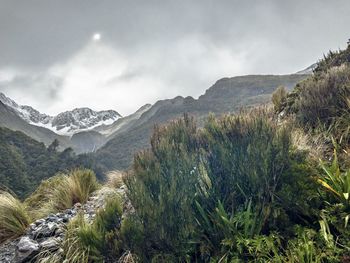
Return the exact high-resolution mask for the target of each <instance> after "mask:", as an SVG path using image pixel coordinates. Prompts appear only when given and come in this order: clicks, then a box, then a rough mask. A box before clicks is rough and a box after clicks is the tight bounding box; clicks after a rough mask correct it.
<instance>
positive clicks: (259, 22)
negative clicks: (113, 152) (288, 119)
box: [0, 0, 350, 115]
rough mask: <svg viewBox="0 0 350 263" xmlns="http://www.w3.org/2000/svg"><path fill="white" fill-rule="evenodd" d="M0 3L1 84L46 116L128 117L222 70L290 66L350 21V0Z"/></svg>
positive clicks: (313, 54)
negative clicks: (84, 110)
mask: <svg viewBox="0 0 350 263" xmlns="http://www.w3.org/2000/svg"><path fill="white" fill-rule="evenodd" d="M0 6H1V8H0V34H1V35H2V36H3V37H2V40H1V41H0V58H1V60H0V91H2V92H5V93H6V94H7V95H9V96H10V97H12V98H14V99H15V100H17V101H18V102H20V103H22V104H30V105H32V106H34V107H36V108H38V109H39V110H41V111H43V112H46V113H50V114H55V113H58V112H60V111H63V110H68V109H72V108H74V107H82V106H88V107H91V108H93V109H96V110H100V109H110V108H111V109H115V110H117V111H119V112H120V113H121V114H123V115H125V114H129V113H131V112H133V111H135V110H136V109H137V108H139V107H140V106H142V105H143V104H145V103H153V102H155V101H156V100H157V99H162V98H170V97H174V96H177V95H183V96H187V95H191V96H194V97H197V96H198V95H200V94H202V93H203V92H204V91H205V89H207V88H208V87H209V86H210V85H211V84H212V83H213V82H215V81H216V80H217V79H219V78H222V77H229V76H235V75H241V74H266V73H273V74H284V73H291V72H295V71H297V70H300V69H302V68H304V67H307V66H308V65H309V64H311V63H313V62H315V61H316V60H317V59H318V58H320V57H321V56H322V54H323V53H325V52H327V51H328V50H329V49H337V48H340V47H344V46H345V44H346V41H347V38H348V37H349V35H348V30H347V27H348V25H349V24H350V16H349V15H348V11H349V10H350V2H349V1H337V4H336V5H335V4H334V3H332V2H330V1H326V0H324V1H322V0H321V1H320V0H317V1H316V0H315V1H301V0H298V1H278V0H275V1H244V2H243V1H233V0H231V1H209V0H203V1H195V0H193V1H183V2H178V1H153V0H150V1H141V0H140V1H127V2H126V1H112V0H110V1H108V0H106V1H98V2H95V1H86V0H76V1H68V0H62V1H44V0H28V1H17V0H15V1H14V0H0ZM96 34H100V38H96ZM93 36H95V37H93Z"/></svg>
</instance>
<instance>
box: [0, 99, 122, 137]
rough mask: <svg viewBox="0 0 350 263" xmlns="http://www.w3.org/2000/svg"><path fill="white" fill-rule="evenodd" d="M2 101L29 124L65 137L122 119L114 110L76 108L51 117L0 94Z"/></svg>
mask: <svg viewBox="0 0 350 263" xmlns="http://www.w3.org/2000/svg"><path fill="white" fill-rule="evenodd" d="M0 101H1V102H2V103H3V104H5V105H7V106H8V107H10V108H11V109H13V111H14V112H15V113H16V114H17V115H18V116H19V117H20V118H22V119H23V120H24V121H26V122H27V123H29V124H31V125H35V126H39V127H43V128H46V129H49V130H51V131H53V132H55V133H56V134H59V135H64V136H72V135H73V134H75V133H79V132H82V131H87V130H92V129H93V128H95V127H98V126H101V125H109V124H112V123H114V122H115V121H116V120H118V119H119V118H120V117H121V115H120V114H119V113H118V112H116V111H114V110H107V111H93V110H91V109H89V108H76V109H74V110H72V111H66V112H62V113H60V114H58V115H57V116H49V115H47V114H43V113H40V112H39V111H37V110H35V109H33V108H32V107H31V106H23V105H19V104H17V103H16V102H15V101H13V100H12V99H10V98H8V97H6V96H5V95H4V94H3V93H0Z"/></svg>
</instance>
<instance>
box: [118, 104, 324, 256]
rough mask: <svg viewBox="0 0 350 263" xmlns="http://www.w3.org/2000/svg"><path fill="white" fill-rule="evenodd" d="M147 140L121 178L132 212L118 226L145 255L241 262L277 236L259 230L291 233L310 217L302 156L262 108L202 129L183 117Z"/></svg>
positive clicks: (312, 191) (310, 187)
mask: <svg viewBox="0 0 350 263" xmlns="http://www.w3.org/2000/svg"><path fill="white" fill-rule="evenodd" d="M151 145H152V148H151V149H150V150H146V151H143V152H141V153H139V154H138V155H136V156H135V160H134V166H133V170H132V171H131V172H129V174H128V175H127V176H126V178H125V183H126V185H127V188H128V192H127V194H128V197H129V198H130V200H131V202H132V204H133V206H134V208H135V210H136V215H135V216H134V217H133V218H132V221H126V223H125V226H123V224H122V231H123V232H124V233H136V235H135V236H137V238H135V240H132V238H126V239H125V242H126V243H127V244H128V246H127V247H128V249H130V250H131V251H133V252H134V253H136V254H138V256H139V257H140V258H142V259H143V261H151V260H154V261H155V262H156V261H157V260H158V261H159V260H167V261H170V262H172V261H174V262H176V261H179V260H180V261H186V260H194V258H197V259H199V258H200V259H201V260H203V261H207V260H206V259H208V258H211V257H213V256H214V257H219V255H221V256H223V255H227V256H228V255H230V257H227V258H239V257H241V259H242V260H244V259H249V258H254V253H256V254H255V256H256V255H257V254H259V253H260V254H261V255H262V253H263V252H262V251H260V252H254V253H253V252H251V253H252V254H251V255H250V254H249V255H250V256H249V255H248V256H247V255H246V254H247V250H251V251H253V249H252V248H250V246H253V244H255V243H254V242H257V240H259V238H260V239H261V240H262V241H261V242H262V243H261V244H265V245H261V247H263V246H265V247H269V249H270V250H269V252H267V255H270V256H271V255H275V254H277V250H276V249H275V247H273V246H272V245H271V244H272V243H273V244H275V243H276V242H277V243H278V242H279V241H278V239H276V240H273V241H271V240H272V237H271V236H270V239H269V238H267V237H266V236H263V235H262V234H264V233H268V234H269V235H270V234H271V235H273V231H282V232H284V233H285V234H287V235H291V234H290V233H289V232H288V231H289V230H287V229H286V225H288V224H293V223H297V222H300V221H302V222H303V223H306V222H312V221H313V220H314V216H315V215H314V214H313V208H312V206H311V205H308V204H307V203H306V202H305V196H306V195H308V196H310V197H308V198H313V197H314V196H316V188H314V186H315V183H314V181H313V179H312V178H311V170H312V169H311V168H310V167H309V166H308V165H307V163H306V155H305V153H303V152H300V151H298V150H296V149H294V148H293V146H292V143H291V129H289V127H286V126H281V125H277V123H275V122H274V121H273V120H272V119H271V118H270V117H269V112H267V111H266V110H257V111H252V112H250V113H249V114H248V113H242V114H241V115H238V116H224V117H223V118H221V119H215V118H214V117H210V118H209V119H208V121H207V122H206V123H205V126H204V128H203V129H201V130H198V129H196V126H195V124H194V122H193V120H192V119H189V118H188V117H187V116H185V117H184V119H180V120H177V121H174V122H172V123H171V124H170V125H168V126H165V127H162V128H159V127H157V128H156V129H155V132H154V135H153V136H152V139H151ZM317 204H318V202H314V205H317ZM124 236H125V235H124ZM243 240H250V241H251V242H248V241H247V242H248V243H245V242H243ZM269 240H270V241H271V242H272V243H271V242H270V243H269V242H268V241H269ZM239 242H240V243H239ZM264 242H265V243H264ZM239 244H240V245H239ZM270 245H271V246H270ZM240 246H243V247H240ZM195 251H197V252H195ZM232 251H236V252H237V251H241V252H239V253H238V252H237V253H238V254H237V253H236V252H232ZM267 255H266V257H267Z"/></svg>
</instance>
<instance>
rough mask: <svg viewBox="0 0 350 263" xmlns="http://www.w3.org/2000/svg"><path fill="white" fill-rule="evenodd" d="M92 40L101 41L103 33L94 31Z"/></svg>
mask: <svg viewBox="0 0 350 263" xmlns="http://www.w3.org/2000/svg"><path fill="white" fill-rule="evenodd" d="M92 40H93V41H96V42H98V41H100V40H101V34H100V33H94V34H93V35H92Z"/></svg>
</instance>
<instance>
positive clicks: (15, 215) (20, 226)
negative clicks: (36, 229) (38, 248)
mask: <svg viewBox="0 0 350 263" xmlns="http://www.w3.org/2000/svg"><path fill="white" fill-rule="evenodd" d="M29 224H30V218H29V216H28V214H27V211H26V208H25V206H24V205H23V204H22V203H21V202H20V201H19V200H18V199H16V198H15V197H13V196H12V195H11V194H9V193H7V192H0V243H1V242H4V241H5V240H7V239H11V238H15V237H18V236H20V235H22V234H23V233H25V231H26V229H27V227H28V226H29Z"/></svg>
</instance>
